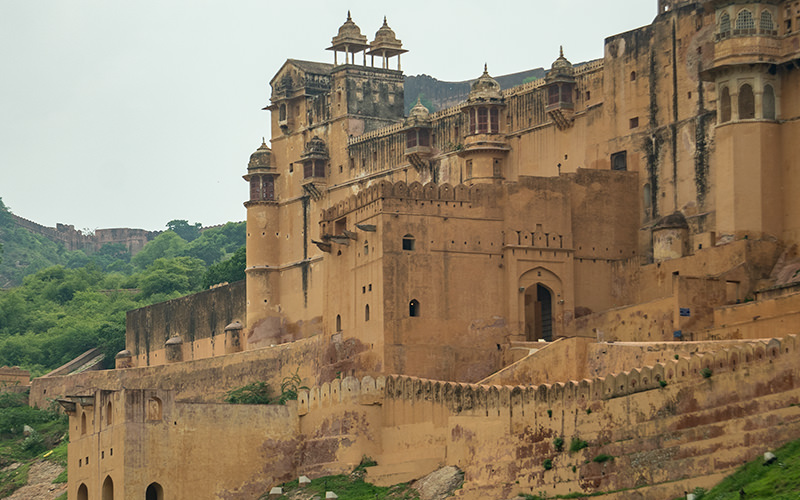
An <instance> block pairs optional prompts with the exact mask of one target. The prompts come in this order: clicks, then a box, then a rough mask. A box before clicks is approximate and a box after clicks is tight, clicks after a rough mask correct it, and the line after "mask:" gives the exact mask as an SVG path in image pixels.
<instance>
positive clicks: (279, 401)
mask: <svg viewBox="0 0 800 500" xmlns="http://www.w3.org/2000/svg"><path fill="white" fill-rule="evenodd" d="M299 371H300V368H299V367H298V368H297V370H295V372H294V374H293V375H290V376H288V377H284V378H283V380H282V381H281V393H280V394H279V395H278V396H277V397H272V389H270V387H269V386H268V385H267V383H266V382H253V383H252V384H247V385H245V386H242V387H238V388H236V389H233V390H231V391H229V392H228V393H227V394H226V395H225V402H226V403H231V404H242V405H285V404H286V402H287V401H293V400H296V399H297V393H298V392H300V391H301V390H306V391H307V390H308V387H306V386H304V385H300V384H301V383H302V380H301V379H300V375H299ZM365 467H369V466H368V465H367V466H365Z"/></svg>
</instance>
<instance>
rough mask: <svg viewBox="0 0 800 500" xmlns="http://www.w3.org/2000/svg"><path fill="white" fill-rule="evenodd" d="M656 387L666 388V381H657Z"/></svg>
mask: <svg viewBox="0 0 800 500" xmlns="http://www.w3.org/2000/svg"><path fill="white" fill-rule="evenodd" d="M658 385H660V386H661V387H666V386H667V381H666V380H659V381H658Z"/></svg>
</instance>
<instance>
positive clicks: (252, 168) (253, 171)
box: [243, 138, 279, 202]
mask: <svg viewBox="0 0 800 500" xmlns="http://www.w3.org/2000/svg"><path fill="white" fill-rule="evenodd" d="M278 175H279V174H278V172H277V170H276V169H275V168H274V167H273V166H272V150H271V149H270V148H269V146H267V143H266V141H265V140H264V139H263V138H262V139H261V146H259V147H258V149H256V150H255V152H254V153H253V154H251V155H250V161H249V162H248V163H247V175H245V176H244V177H243V178H244V180H246V181H247V182H249V183H250V200H249V201H250V202H260V201H275V198H276V197H275V177H277V176H278Z"/></svg>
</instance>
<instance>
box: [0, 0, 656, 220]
mask: <svg viewBox="0 0 800 500" xmlns="http://www.w3.org/2000/svg"><path fill="white" fill-rule="evenodd" d="M656 3H657V2H656V0H558V1H556V2H554V1H552V0H549V1H544V0H517V1H509V0H496V1H493V2H488V1H485V0H461V1H458V2H456V1H449V0H448V1H441V0H439V1H432V0H428V1H419V0H404V1H400V2H379V1H376V0H371V1H368V0H351V1H349V2H342V1H340V0H305V1H291V0H289V1H282V2H277V1H274V0H273V1H267V0H260V1H257V0H181V1H178V0H136V1H130V0H128V1H123V0H0V198H2V199H3V202H4V203H5V204H6V205H8V206H9V207H11V209H12V211H13V212H14V213H16V214H18V215H21V216H23V217H26V218H28V219H31V220H34V221H36V222H39V223H41V224H45V225H48V226H54V225H55V223H56V222H62V223H66V224H74V225H75V227H76V228H78V229H91V230H93V229H98V228H110V227H137V228H145V229H163V228H164V226H165V224H166V222H167V221H169V220H171V219H188V220H189V221H190V222H202V223H203V224H204V225H213V224H219V223H223V222H226V221H229V220H244V219H245V216H246V214H245V209H244V207H243V206H242V202H244V201H245V199H246V197H247V186H246V183H245V182H244V181H243V180H242V179H241V175H243V174H244V173H245V169H246V167H247V160H248V158H249V156H250V153H252V152H253V151H254V150H255V149H256V148H257V147H258V146H259V144H260V143H261V137H262V136H267V137H269V135H270V132H269V122H268V113H267V112H266V111H261V108H262V107H264V106H265V105H266V104H267V103H268V102H269V96H270V88H269V80H270V78H272V76H273V75H274V74H275V72H276V71H277V70H278V69H279V68H280V66H281V64H282V63H283V61H284V60H285V59H287V58H295V59H306V60H311V61H321V62H333V53H332V52H330V51H326V50H324V49H325V48H326V47H328V46H330V42H331V37H333V36H334V35H335V34H336V32H337V30H338V28H339V26H340V25H341V24H342V23H343V22H344V20H345V18H346V15H347V10H348V9H350V10H351V11H352V16H353V20H354V21H355V23H356V24H358V25H359V26H360V27H361V31H362V33H363V34H365V35H366V36H367V37H368V38H369V40H372V39H373V38H374V35H375V32H376V31H377V30H378V28H379V27H380V26H381V24H382V22H383V16H384V15H386V16H387V17H388V22H389V25H390V26H391V27H392V29H393V30H394V31H395V33H397V36H398V38H400V39H401V40H402V42H403V46H404V48H406V49H408V50H409V51H410V52H409V53H407V54H404V55H403V60H402V62H403V70H404V71H405V73H406V74H408V75H417V74H422V73H425V74H428V75H431V76H434V77H436V78H438V79H440V80H448V81H461V80H467V79H471V78H476V77H478V76H479V75H480V74H481V72H482V70H483V63H484V62H487V63H488V65H489V72H490V73H491V74H492V75H495V76H497V75H502V74H507V73H514V72H517V71H523V70H526V69H531V68H536V67H548V68H549V66H550V64H551V63H552V61H553V60H554V59H555V58H556V57H557V56H558V46H559V45H561V44H563V45H564V51H565V55H566V57H567V58H568V59H570V60H571V61H572V62H573V63H577V62H581V61H586V60H590V59H596V58H599V57H602V55H603V40H604V38H605V37H606V36H610V35H613V34H616V33H620V32H623V31H628V30H631V29H635V28H637V27H639V26H643V25H646V24H648V23H650V22H651V21H652V20H653V18H654V17H655V14H656Z"/></svg>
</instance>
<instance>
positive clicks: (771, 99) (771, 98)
mask: <svg viewBox="0 0 800 500" xmlns="http://www.w3.org/2000/svg"><path fill="white" fill-rule="evenodd" d="M761 104H762V108H763V114H764V119H765V120H774V119H775V90H774V89H773V88H772V85H765V86H764V96H763V98H762V100H761Z"/></svg>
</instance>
